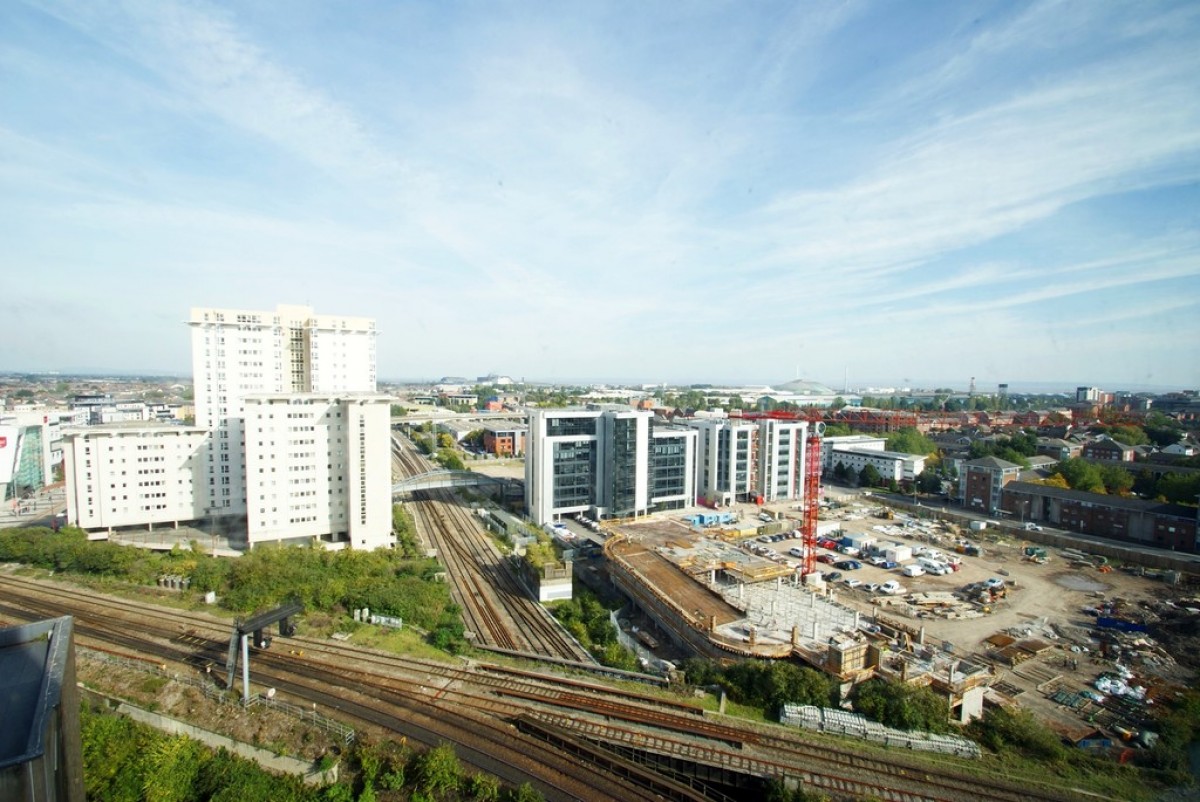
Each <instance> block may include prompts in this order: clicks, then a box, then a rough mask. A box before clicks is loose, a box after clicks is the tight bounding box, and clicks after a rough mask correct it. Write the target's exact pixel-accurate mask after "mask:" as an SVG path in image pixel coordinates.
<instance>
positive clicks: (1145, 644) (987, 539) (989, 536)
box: [739, 505, 1200, 735]
mask: <svg viewBox="0 0 1200 802" xmlns="http://www.w3.org/2000/svg"><path fill="white" fill-rule="evenodd" d="M875 509H877V507H874V506H868V505H862V506H861V507H851V508H845V509H843V510H841V511H839V512H830V513H829V514H828V515H827V514H825V513H824V512H823V514H822V520H823V521H825V520H827V519H832V518H834V517H835V516H840V518H841V520H840V523H841V527H842V530H843V532H845V533H847V534H871V535H873V536H875V537H877V538H878V539H880V540H885V541H897V542H900V543H902V544H904V545H908V546H911V547H913V548H914V549H916V548H919V547H923V546H925V547H933V548H937V549H938V550H940V551H942V552H943V553H944V554H951V555H954V556H955V557H958V558H959V559H961V567H960V569H959V570H958V571H955V572H952V573H949V574H946V575H943V576H934V575H930V574H926V575H924V576H920V577H904V576H901V575H900V572H899V571H898V570H896V569H893V570H884V569H882V568H877V567H874V566H871V565H869V564H867V563H866V562H865V561H864V562H863V567H862V568H861V569H859V570H855V571H843V572H841V573H843V579H845V578H854V579H857V580H859V581H861V582H862V583H863V584H864V585H866V584H868V583H883V582H885V581H887V580H898V581H900V582H901V583H902V584H903V585H904V587H905V588H906V590H907V592H908V593H936V592H945V593H953V592H956V591H959V590H961V589H962V588H963V587H964V586H966V585H969V584H972V583H978V582H983V581H985V580H987V579H990V578H998V579H1002V580H1003V581H1004V583H1005V586H1006V590H1007V596H1006V597H1005V598H1002V599H998V600H996V601H995V602H993V603H992V604H990V605H988V607H987V612H986V613H984V614H982V615H980V616H979V617H972V618H946V617H942V616H940V615H938V614H936V613H922V614H920V615H919V616H912V615H908V614H907V612H906V610H905V608H904V607H899V608H897V607H886V608H884V607H880V606H879V605H878V601H879V600H880V598H881V597H880V596H879V595H878V594H875V593H871V592H867V591H866V590H864V589H861V588H854V589H852V588H850V587H848V586H847V585H845V584H843V583H842V582H841V581H837V582H833V583H831V584H830V586H829V587H830V589H831V592H833V593H834V594H835V596H836V598H837V599H838V600H839V601H841V602H843V603H844V604H846V605H848V606H850V607H851V608H854V609H858V610H861V611H863V613H864V614H867V615H870V614H871V613H873V612H879V613H881V614H882V615H886V616H889V617H891V618H894V619H896V620H899V621H902V622H904V623H907V624H910V625H914V626H920V627H923V628H924V630H925V635H926V639H927V643H930V644H933V645H934V646H935V647H937V648H947V649H949V650H952V652H953V654H955V655H959V656H961V657H963V658H965V659H968V660H971V661H975V662H983V663H988V664H991V665H993V666H994V667H995V671H996V674H997V676H996V680H995V682H994V683H993V687H994V688H996V689H997V695H1000V694H1003V695H1006V696H1007V697H1008V698H1015V699H1016V700H1017V701H1019V702H1020V703H1021V704H1022V706H1025V707H1028V708H1030V709H1032V710H1033V711H1034V712H1035V713H1037V714H1039V715H1041V716H1043V717H1044V718H1046V719H1048V720H1049V721H1050V722H1051V723H1052V724H1053V725H1055V726H1056V727H1057V728H1058V729H1060V730H1061V731H1062V732H1063V733H1064V734H1073V735H1082V734H1084V733H1086V732H1089V731H1091V730H1092V729H1093V728H1094V725H1095V724H1096V723H1103V722H1106V721H1108V722H1111V721H1112V718H1111V717H1107V716H1106V715H1105V711H1104V710H1103V709H1101V707H1100V705H1099V704H1098V703H1097V704H1093V703H1091V702H1090V701H1087V700H1085V702H1084V704H1082V705H1081V706H1080V707H1079V708H1078V709H1072V708H1071V707H1070V706H1067V705H1064V704H1062V703H1060V702H1057V701H1055V700H1053V699H1052V698H1051V697H1052V695H1053V694H1054V693H1055V692H1057V691H1062V692H1066V693H1068V694H1080V693H1082V692H1085V691H1086V692H1089V693H1090V692H1091V691H1092V690H1094V683H1095V681H1096V680H1097V678H1098V677H1099V676H1100V675H1101V674H1102V673H1105V672H1115V671H1119V670H1121V669H1120V668H1118V663H1119V664H1120V666H1121V667H1122V668H1124V669H1127V670H1128V671H1130V672H1131V673H1132V677H1130V678H1129V684H1130V685H1135V686H1136V685H1141V686H1143V687H1146V688H1147V689H1148V690H1149V695H1150V696H1153V695H1154V694H1155V693H1168V692H1170V691H1171V690H1172V689H1173V688H1176V687H1178V686H1180V685H1186V684H1188V683H1190V682H1192V681H1193V678H1194V676H1195V672H1194V669H1195V668H1196V665H1195V661H1196V659H1200V658H1197V657H1196V651H1195V648H1194V647H1195V646H1196V645H1197V641H1200V635H1198V634H1197V627H1196V623H1197V621H1200V615H1196V614H1195V613H1192V612H1189V611H1188V610H1187V609H1185V608H1183V607H1174V608H1171V607H1167V606H1165V605H1164V602H1166V601H1167V600H1179V599H1180V598H1181V597H1182V592H1181V591H1180V590H1178V589H1175V588H1172V587H1169V586H1167V585H1166V584H1164V583H1163V582H1160V581H1155V580H1151V579H1146V578H1142V577H1139V576H1133V575H1130V574H1128V573H1125V572H1122V571H1121V570H1110V571H1107V572H1102V571H1101V570H1099V569H1097V568H1096V567H1093V566H1090V565H1086V564H1081V563H1079V562H1076V561H1073V560H1072V559H1071V558H1069V557H1067V556H1064V555H1063V554H1062V553H1061V552H1060V551H1059V550H1056V549H1050V550H1049V552H1048V560H1047V562H1046V563H1044V564H1037V563H1033V562H1028V561H1026V560H1025V559H1024V558H1023V548H1024V546H1025V545H1026V543H1024V542H1022V541H1021V540H1019V539H1014V538H1012V537H1011V536H1006V535H1004V534H1003V533H998V532H996V531H995V530H993V531H992V532H988V531H987V530H985V531H984V532H969V531H965V530H957V529H953V528H938V529H934V528H932V527H931V528H928V529H926V530H924V531H922V530H920V529H917V528H916V527H909V528H905V527H904V526H903V519H902V518H897V519H892V520H885V519H883V518H879V517H875V516H873V515H872V514H871V513H872V511H873V510H875ZM739 512H741V514H742V521H743V522H744V523H745V524H746V525H752V522H753V523H756V522H757V513H758V508H757V507H753V506H747V507H746V508H745V509H742V510H739ZM791 514H795V513H791ZM790 525H791V526H792V527H794V526H797V525H798V522H797V521H791V522H790ZM879 527H888V528H889V531H887V532H882V531H879ZM960 538H965V539H967V540H970V541H971V542H973V543H975V544H977V545H979V546H980V547H982V549H983V553H982V555H981V556H977V557H968V556H965V555H962V554H956V553H955V546H956V543H957V541H958V540H959V539H960ZM798 545H800V541H799V540H791V539H789V540H781V541H776V542H773V543H771V544H770V547H771V548H772V549H774V550H776V551H777V552H779V553H781V554H785V555H786V554H787V552H788V550H789V549H790V548H792V547H793V546H798ZM822 551H823V552H828V550H825V549H822ZM839 559H841V556H839ZM819 569H820V570H821V571H822V572H826V573H828V572H830V571H833V570H836V569H835V568H834V566H832V565H828V564H819ZM1105 603H1117V604H1118V605H1119V613H1120V614H1121V615H1122V617H1127V618H1130V619H1135V620H1138V619H1142V618H1145V619H1146V620H1149V621H1152V622H1162V624H1163V626H1162V630H1163V632H1164V634H1163V638H1164V640H1161V641H1160V640H1156V638H1155V637H1153V636H1151V635H1147V634H1145V633H1132V634H1125V633H1119V634H1114V635H1112V636H1111V640H1112V641H1114V642H1115V643H1116V645H1117V647H1118V650H1119V653H1110V654H1107V655H1105V654H1102V653H1101V652H1102V649H1105V647H1104V646H1102V644H1101V641H1100V639H1099V638H1098V637H1097V631H1096V615H1095V611H1096V609H1097V608H1099V607H1101V606H1102V605H1104V604H1105ZM1192 606H1194V607H1200V602H1197V603H1195V604H1194V605H1192ZM976 609H978V610H982V608H976ZM1089 611H1091V612H1089ZM1168 626H1169V627H1170V628H1171V630H1172V631H1173V632H1174V634H1173V635H1172V636H1171V637H1170V638H1167V635H1166V631H1167V629H1168ZM997 634H1000V635H1004V636H1007V637H1008V638H1011V639H1013V640H1015V641H1023V642H1025V643H1033V644H1035V645H1037V646H1038V648H1037V649H1036V650H1035V653H1033V654H1029V653H1021V654H1020V655H1019V658H1023V660H1022V661H1021V662H1019V663H1016V664H1013V663H1011V662H1010V661H1008V660H1006V659H1005V658H1004V657H1003V656H1001V655H1000V654H998V651H999V650H998V648H997V647H996V646H995V645H993V644H991V643H989V642H988V639H989V638H991V637H992V636H995V635H997ZM943 644H945V645H943ZM1110 645H1111V644H1110ZM1105 650H1107V649H1105ZM1140 706H1141V704H1140V703H1137V704H1136V705H1135V707H1140ZM1142 709H1143V710H1144V709H1145V708H1144V707H1143V708H1142ZM1133 717H1135V718H1136V716H1133Z"/></svg>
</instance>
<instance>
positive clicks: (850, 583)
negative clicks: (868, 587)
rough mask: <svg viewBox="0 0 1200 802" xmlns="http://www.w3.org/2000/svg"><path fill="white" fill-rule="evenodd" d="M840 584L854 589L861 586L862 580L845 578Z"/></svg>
mask: <svg viewBox="0 0 1200 802" xmlns="http://www.w3.org/2000/svg"><path fill="white" fill-rule="evenodd" d="M842 584H844V585H845V586H846V587H848V588H856V587H858V586H859V585H861V584H862V580H861V579H855V578H854V577H846V578H845V579H843V580H842Z"/></svg>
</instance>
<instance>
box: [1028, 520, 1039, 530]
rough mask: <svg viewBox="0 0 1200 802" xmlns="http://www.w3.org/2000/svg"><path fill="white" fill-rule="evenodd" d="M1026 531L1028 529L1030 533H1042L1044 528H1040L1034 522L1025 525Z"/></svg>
mask: <svg viewBox="0 0 1200 802" xmlns="http://www.w3.org/2000/svg"><path fill="white" fill-rule="evenodd" d="M1025 529H1026V530H1028V531H1030V532H1040V531H1042V527H1040V526H1038V525H1037V524H1035V523H1033V522H1032V521H1030V522H1029V523H1027V524H1025Z"/></svg>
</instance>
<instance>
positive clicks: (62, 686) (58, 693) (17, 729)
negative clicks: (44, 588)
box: [0, 616, 84, 802]
mask: <svg viewBox="0 0 1200 802" xmlns="http://www.w3.org/2000/svg"><path fill="white" fill-rule="evenodd" d="M0 699H3V700H4V701H3V705H2V706H0V709H2V710H3V712H4V726H3V727H0V799H3V800H5V802H83V800H84V794H83V748H82V745H81V739H80V732H79V690H78V688H77V687H76V684H75V643H74V636H73V621H72V619H71V618H70V617H69V616H67V617H63V618H52V619H48V620H46V621H39V622H37V623H34V624H24V625H21V626H15V627H6V628H3V629H0Z"/></svg>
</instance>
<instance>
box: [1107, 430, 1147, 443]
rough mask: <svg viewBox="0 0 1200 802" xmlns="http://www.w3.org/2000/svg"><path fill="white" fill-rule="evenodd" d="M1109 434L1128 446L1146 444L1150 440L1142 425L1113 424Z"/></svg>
mask: <svg viewBox="0 0 1200 802" xmlns="http://www.w3.org/2000/svg"><path fill="white" fill-rule="evenodd" d="M1108 436H1109V437H1111V438H1112V439H1114V440H1116V441H1117V442H1118V443H1124V444H1125V445H1127V446H1144V445H1146V444H1147V443H1149V442H1150V438H1149V437H1147V436H1146V432H1145V431H1143V430H1142V427H1141V426H1113V427H1112V428H1111V429H1109V430H1108Z"/></svg>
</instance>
